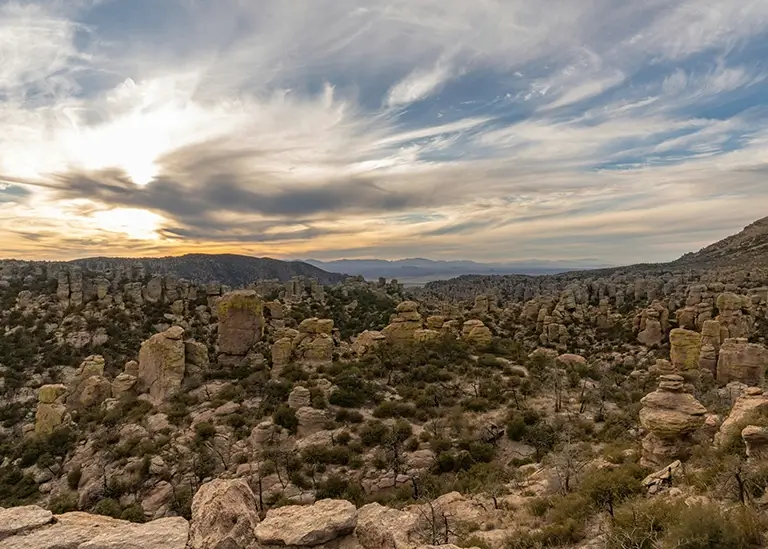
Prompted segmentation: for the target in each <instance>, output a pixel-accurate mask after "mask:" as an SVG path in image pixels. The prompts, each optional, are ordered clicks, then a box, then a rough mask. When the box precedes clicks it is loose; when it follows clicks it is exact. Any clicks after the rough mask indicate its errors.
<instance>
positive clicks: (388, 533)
mask: <svg viewBox="0 0 768 549" xmlns="http://www.w3.org/2000/svg"><path fill="white" fill-rule="evenodd" d="M418 527H419V516H418V515H417V514H413V513H408V512H407V511H401V510H399V509H392V508H390V507H384V506H382V505H380V504H378V503H370V504H368V505H365V506H363V507H361V508H360V511H359V512H358V514H357V527H356V528H355V537H356V538H357V542H358V543H359V544H360V545H361V546H362V547H363V549H391V548H392V549H395V548H397V549H399V548H405V547H411V546H413V545H414V543H413V542H414V540H413V537H415V536H414V534H415V533H416V532H417V530H418Z"/></svg>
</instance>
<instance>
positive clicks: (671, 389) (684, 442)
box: [640, 375, 707, 466]
mask: <svg viewBox="0 0 768 549" xmlns="http://www.w3.org/2000/svg"><path fill="white" fill-rule="evenodd" d="M640 402H641V403H642V405H643V407H642V409H641V410H640V424H641V425H642V426H643V428H644V429H646V430H647V431H649V434H648V435H647V436H646V438H645V439H643V462H645V464H647V465H650V466H660V465H663V464H665V463H669V462H670V461H674V460H676V459H685V458H687V457H688V455H689V452H690V447H691V440H690V437H691V435H692V434H693V433H694V432H695V431H696V430H697V429H699V428H700V427H701V426H702V425H703V424H704V416H705V415H706V413H707V409H706V408H705V407H704V406H702V405H701V403H700V402H699V401H697V400H696V399H695V398H694V397H693V395H690V394H688V393H685V392H683V378H682V377H680V376H677V375H666V376H661V381H660V383H659V388H658V389H657V390H656V391H654V392H653V393H649V394H648V395H646V396H645V397H643V398H642V399H641V400H640Z"/></svg>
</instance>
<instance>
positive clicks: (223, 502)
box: [0, 479, 461, 549]
mask: <svg viewBox="0 0 768 549" xmlns="http://www.w3.org/2000/svg"><path fill="white" fill-rule="evenodd" d="M456 497H461V496H459V495H458V494H446V495H445V496H442V497H441V498H438V499H437V500H435V501H434V502H432V503H431V504H428V507H429V511H430V512H429V513H425V512H423V511H424V510H423V509H421V508H420V506H412V507H410V508H407V509H406V510H398V509H390V508H387V507H383V506H381V505H379V504H377V503H372V504H369V505H366V506H364V507H361V508H360V509H356V508H355V506H354V505H353V504H352V503H350V502H348V501H345V500H331V499H325V500H320V501H317V502H315V503H314V504H313V505H306V506H299V505H291V506H287V507H280V508H277V509H272V510H269V511H268V512H267V514H266V517H265V518H264V520H260V518H259V513H258V508H257V504H256V499H255V497H254V495H253V492H252V491H251V488H250V487H249V486H248V484H247V483H246V482H245V481H244V480H242V479H235V480H224V479H217V480H213V481H211V482H209V483H207V484H205V485H203V486H202V487H201V488H200V490H199V491H198V492H197V494H196V495H195V498H194V502H193V504H192V520H191V521H187V520H185V519H184V518H181V517H170V518H163V519H159V520H155V521H152V522H148V523H145V524H134V523H130V522H126V521H123V520H117V519H112V518H109V517H103V516H99V515H91V514H88V513H79V512H76V513H65V514H62V515H54V514H53V513H51V512H50V511H47V510H45V509H42V508H41V507H37V506H34V505H31V506H27V507H15V508H10V509H3V508H0V549H258V548H262V547H263V548H276V547H286V546H288V547H295V548H301V547H316V548H328V549H357V548H362V549H419V548H427V547H435V546H434V545H428V543H429V542H433V543H439V541H440V540H436V539H435V538H434V532H435V524H430V523H429V520H430V517H433V518H434V517H435V516H436V514H437V515H438V516H439V513H440V506H441V504H443V503H445V502H449V501H451V500H454V499H456ZM441 500H444V501H441ZM440 547H444V548H445V549H454V548H455V549H458V548H456V547H455V546H453V545H442V546H440Z"/></svg>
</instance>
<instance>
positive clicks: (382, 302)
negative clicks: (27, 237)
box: [0, 261, 768, 549]
mask: <svg viewBox="0 0 768 549" xmlns="http://www.w3.org/2000/svg"><path fill="white" fill-rule="evenodd" d="M506 280H507V282H506V285H505V286H504V287H503V288H502V290H503V291H501V290H500V289H499V287H495V288H493V287H491V289H490V291H488V292H484V291H476V292H475V293H471V290H473V289H480V287H473V286H471V285H470V286H467V285H466V284H461V281H458V282H457V281H453V282H451V283H450V284H456V285H455V286H446V287H445V288H443V289H446V288H447V289H448V290H450V291H444V292H439V291H433V292H427V291H425V292H419V293H409V292H407V291H406V290H405V289H404V288H403V287H402V286H401V285H400V284H398V283H395V282H386V281H378V282H376V283H369V282H365V281H364V280H361V279H355V278H350V279H346V280H344V281H343V282H341V283H336V284H332V285H323V284H320V283H319V282H318V281H317V280H312V279H309V278H303V277H297V278H292V279H291V280H289V281H287V282H279V281H274V280H273V281H259V282H255V283H251V284H249V285H248V286H247V287H246V288H243V289H238V290H233V289H232V288H231V287H228V286H227V285H223V284H221V283H215V282H214V283H207V284H200V283H197V282H194V281H192V280H189V279H184V278H180V277H178V276H176V275H175V274H174V275H170V274H169V275H159V274H156V275H148V274H147V273H145V272H144V271H143V269H141V268H138V269H133V268H125V269H122V268H120V269H109V270H103V271H96V270H92V269H90V268H89V269H81V268H80V267H78V266H73V265H63V264H52V263H25V262H9V261H6V262H0V506H1V507H5V508H6V509H4V510H0V548H2V549H8V548H14V549H16V548H19V549H20V548H27V547H35V548H43V549H54V548H57V549H58V548H60V547H67V548H69V547H74V548H77V549H97V548H110V549H123V548H134V547H142V548H143V549H151V548H152V547H156V546H158V544H162V545H163V546H164V547H178V548H179V549H181V548H182V547H191V548H194V549H202V548H206V549H207V548H213V549H225V548H226V549H257V548H270V547H297V548H299V547H325V548H328V549H343V548H349V549H356V548H358V547H362V548H364V549H385V548H386V549H417V548H419V547H422V546H425V545H429V546H435V545H446V544H453V545H455V546H459V547H465V548H470V547H477V548H479V549H543V548H572V549H577V548H578V549H587V548H591V549H598V548H601V549H602V548H605V549H624V548H628V547H631V548H642V549H666V548H673V547H677V548H689V549H694V548H729V549H730V548H732V549H737V548H746V549H753V548H754V549H759V548H763V547H766V545H767V544H768V539H766V533H767V532H768V391H766V389H767V388H768V387H767V385H766V370H767V369H768V347H766V342H767V341H768V268H766V267H765V266H760V265H756V266H750V267H748V268H730V267H723V268H720V267H718V268H698V267H695V266H687V267H675V268H670V267H658V266H656V267H647V268H645V269H637V268H629V269H614V270H606V271H594V272H591V273H588V274H583V273H568V274H564V275H558V276H552V277H509V278H507V279H506ZM152 544H154V545H152ZM446 549H454V547H453V546H451V547H449V548H446Z"/></svg>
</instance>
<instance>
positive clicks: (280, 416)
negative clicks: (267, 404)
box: [272, 406, 299, 433]
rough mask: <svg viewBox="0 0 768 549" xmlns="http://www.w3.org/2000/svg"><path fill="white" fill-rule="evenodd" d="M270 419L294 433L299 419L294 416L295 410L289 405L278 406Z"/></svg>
mask: <svg viewBox="0 0 768 549" xmlns="http://www.w3.org/2000/svg"><path fill="white" fill-rule="evenodd" d="M272 420H273V421H274V422H275V424H276V425H280V426H281V427H284V428H286V429H288V431H289V432H291V433H296V429H298V427H299V419H298V418H297V417H296V412H295V411H294V409H293V408H290V407H289V406H280V407H279V408H278V409H277V410H275V413H274V414H273V415H272Z"/></svg>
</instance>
